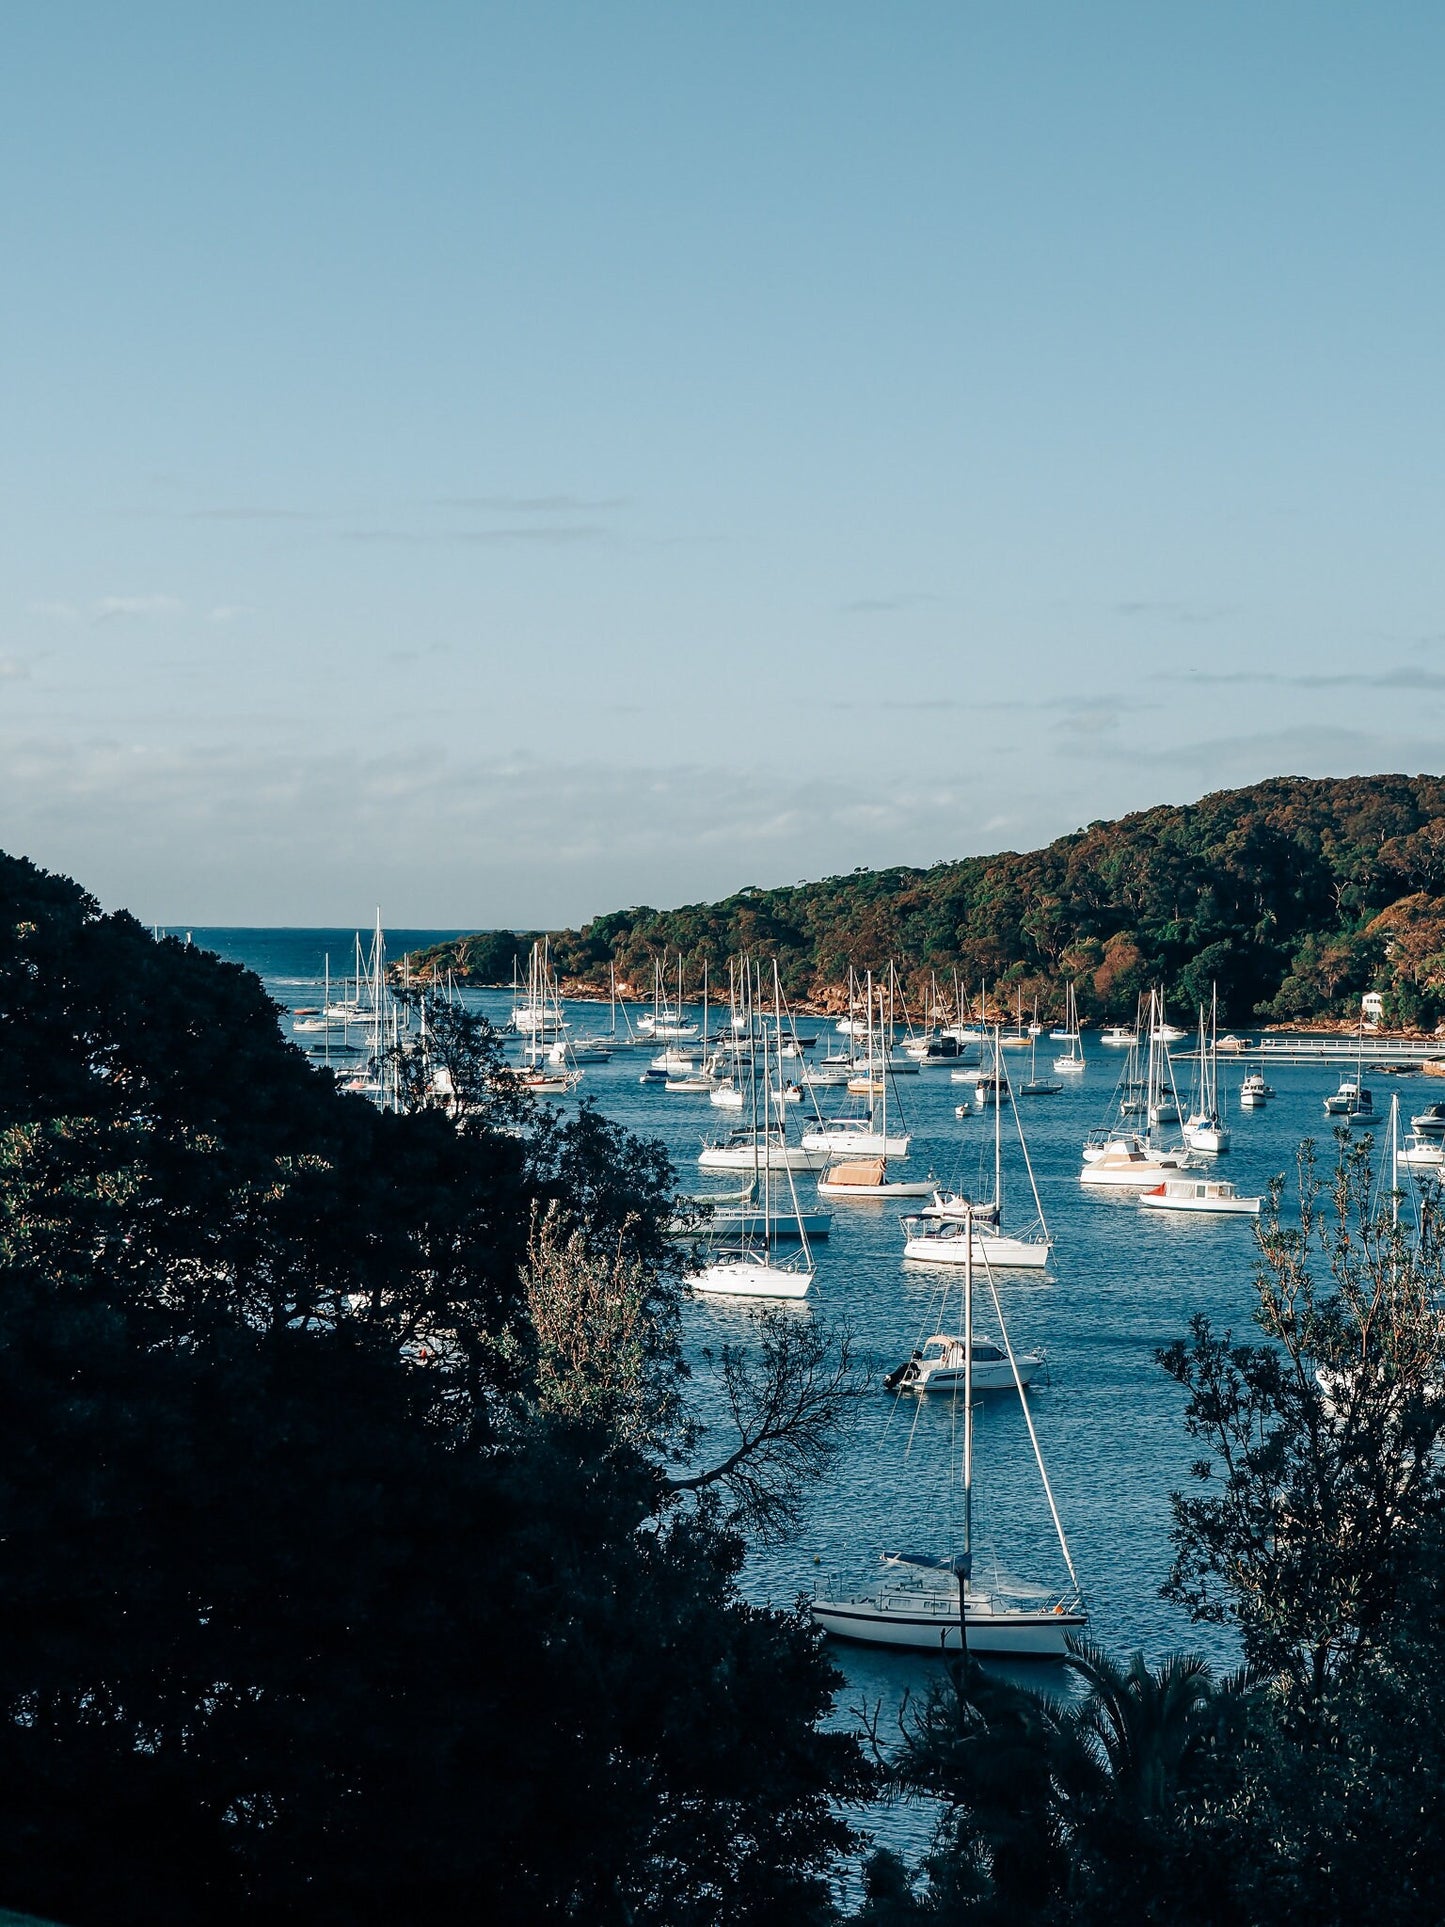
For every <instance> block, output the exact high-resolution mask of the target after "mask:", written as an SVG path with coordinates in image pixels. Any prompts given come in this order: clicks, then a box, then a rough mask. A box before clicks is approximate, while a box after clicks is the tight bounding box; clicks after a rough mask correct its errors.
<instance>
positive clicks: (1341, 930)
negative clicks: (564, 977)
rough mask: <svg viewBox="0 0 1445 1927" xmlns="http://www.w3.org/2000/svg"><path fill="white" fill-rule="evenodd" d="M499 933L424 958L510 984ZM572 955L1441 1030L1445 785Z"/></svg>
mask: <svg viewBox="0 0 1445 1927" xmlns="http://www.w3.org/2000/svg"><path fill="white" fill-rule="evenodd" d="M1407 906H1408V907H1407ZM481 941H482V940H481V939H479V938H466V939H463V940H462V941H461V942H460V943H459V944H453V945H442V946H439V947H438V948H437V949H436V950H435V951H433V952H428V953H427V954H426V956H425V957H424V958H423V959H422V963H423V965H424V966H432V967H435V968H437V969H440V970H443V971H444V970H446V969H448V968H454V969H456V970H457V971H458V972H459V973H461V974H462V975H463V978H464V980H465V981H468V982H487V981H498V976H497V975H493V976H491V977H488V976H486V975H484V974H482V973H481V972H480V971H479V970H477V969H476V968H473V969H471V970H470V972H469V971H468V964H467V960H468V959H469V958H475V957H477V956H478V955H480V952H479V951H478V950H477V946H478V945H479V944H480V943H481ZM551 943H552V950H553V954H554V957H555V960H556V962H557V965H558V968H559V969H560V970H561V971H563V972H564V973H566V974H568V975H570V976H571V977H572V978H573V979H574V980H575V981H577V982H580V983H582V984H589V985H591V986H592V987H593V988H594V989H597V990H604V989H605V988H606V987H607V984H608V982H609V976H608V972H609V966H615V967H616V970H617V973H618V976H619V978H620V979H622V980H624V981H627V982H628V983H629V984H630V987H631V990H632V991H633V993H634V994H638V995H643V996H650V995H651V990H652V981H653V964H654V960H655V959H658V958H662V957H664V956H673V957H675V956H676V954H677V953H678V952H681V954H682V957H683V959H684V962H685V964H686V968H687V974H688V981H689V982H690V983H691V984H692V985H693V986H694V987H696V986H697V984H698V983H699V982H700V978H701V972H702V966H703V964H704V962H706V963H707V965H708V967H709V971H710V975H711V980H712V982H713V983H714V984H715V985H716V984H718V983H720V982H725V981H726V978H727V964H728V959H729V958H730V957H735V956H738V955H740V954H741V953H742V952H744V951H754V952H758V953H761V954H763V955H771V956H775V957H776V958H777V960H778V963H779V966H780V969H781V971H782V976H783V986H784V989H785V990H786V992H787V994H788V995H789V997H791V998H793V999H795V1000H797V999H803V1000H810V1001H812V1002H813V1003H815V1004H816V1005H817V1006H818V1007H819V1008H823V1009H827V1008H837V1007H838V1006H839V999H840V997H841V996H842V995H843V994H844V993H845V987H846V982H847V975H848V970H849V967H850V966H852V967H853V968H855V969H857V970H860V971H861V970H864V969H870V968H871V969H873V970H875V971H876V970H879V969H881V968H882V967H884V966H885V965H886V964H887V962H888V960H889V959H890V958H897V959H899V960H901V963H902V966H903V974H904V978H905V982H906V987H907V990H908V993H909V995H910V997H911V998H912V1000H913V1008H914V1009H915V1010H917V1009H918V1008H919V1007H920V1006H921V1002H922V999H923V998H924V996H925V995H926V994H927V991H928V988H929V985H930V981H931V976H932V974H933V973H935V972H936V973H937V974H938V976H939V978H940V979H941V981H942V983H943V986H944V988H945V989H946V990H948V991H949V992H950V994H951V992H952V976H953V973H954V972H955V971H956V972H957V973H958V975H959V977H960V979H961V981H962V985H963V988H964V990H965V992H966V993H967V994H968V995H969V996H970V997H972V998H973V1000H974V1002H975V1004H976V1003H977V999H978V996H979V993H980V991H981V989H982V987H983V985H985V984H987V985H988V986H989V987H990V990H991V992H992V993H994V995H995V996H996V997H997V1005H996V1008H1000V1009H1002V1010H1003V1011H1006V1012H1010V1013H1011V1012H1012V1009H1013V1007H1014V1000H1015V997H1016V995H1018V994H1021V995H1022V996H1023V998H1024V1001H1025V1003H1026V1004H1030V1003H1031V1002H1032V999H1033V998H1034V997H1035V996H1037V997H1039V999H1040V1001H1041V1004H1042V1006H1043V1008H1044V1009H1045V1011H1046V1012H1058V1011H1061V1010H1062V1006H1063V986H1064V984H1065V982H1066V981H1073V982H1075V983H1076V984H1077V987H1078V995H1079V1006H1080V1010H1081V1012H1082V1013H1083V1015H1084V1016H1085V1017H1086V1018H1090V1017H1091V1018H1094V1019H1096V1020H1100V1021H1102V1020H1107V1019H1119V1018H1125V1017H1129V1016H1132V1015H1133V1012H1134V1006H1135V1000H1136V998H1137V997H1138V995H1139V992H1140V991H1141V990H1142V989H1144V988H1146V987H1147V986H1148V985H1149V984H1150V983H1156V982H1157V983H1160V984H1162V985H1163V987H1164V990H1165V993H1166V996H1167V997H1168V999H1169V1002H1170V1005H1171V1007H1172V1008H1174V1009H1175V1010H1178V1011H1180V1012H1182V1013H1192V1012H1193V1011H1194V1010H1195V1008H1196V1007H1197V1006H1198V1005H1199V1003H1201V1002H1204V1001H1207V999H1208V995H1209V990H1210V986H1211V984H1213V983H1216V982H1217V983H1218V986H1219V995H1220V1004H1221V1010H1222V1013H1223V1015H1224V1019H1225V1021H1226V1022H1229V1023H1234V1024H1241V1023H1245V1022H1248V1021H1250V1020H1251V1019H1252V1018H1254V1017H1256V1016H1265V1017H1273V1018H1277V1019H1280V1020H1297V1019H1301V1018H1312V1017H1321V1016H1328V1015H1336V1016H1341V1015H1348V1016H1355V1015H1357V1014H1358V1010H1359V995H1360V992H1361V991H1362V990H1365V989H1368V988H1371V987H1372V986H1373V987H1375V988H1379V989H1381V990H1383V991H1386V992H1387V993H1390V994H1391V995H1398V999H1399V1006H1398V1013H1397V1014H1399V1015H1400V1016H1401V1017H1402V1018H1405V1017H1408V1019H1409V1020H1410V1021H1412V1022H1415V1023H1423V1024H1427V1025H1428V1024H1433V1023H1435V1022H1436V1021H1438V1020H1439V1019H1440V1018H1441V1017H1442V1016H1445V780H1442V779H1441V778H1438V777H1432V776H1418V777H1407V776H1369V777H1350V778H1343V779H1328V780H1318V781H1316V780H1309V779H1306V778H1303V777H1277V778H1274V779H1273V780H1271V781H1269V782H1264V783H1257V784H1253V785H1251V786H1250V787H1249V788H1247V789H1240V790H1226V791H1220V792H1218V793H1217V794H1215V795H1212V796H1206V797H1205V798H1203V799H1202V801H1200V802H1198V803H1194V804H1188V805H1182V806H1173V805H1169V806H1163V807H1160V808H1157V809H1152V810H1146V811H1143V812H1141V813H1138V814H1135V815H1131V816H1126V817H1123V818H1121V819H1120V820H1119V821H1117V822H1114V823H1091V824H1090V825H1089V826H1088V827H1087V828H1085V829H1081V830H1076V831H1074V832H1073V833H1071V834H1070V835H1068V836H1063V837H1060V838H1058V839H1057V840H1056V841H1055V842H1053V843H1051V844H1049V845H1048V847H1047V848H1046V849H1043V850H1037V851H1033V852H1030V853H1027V854H1018V853H1015V852H1011V851H1010V852H1003V853H1001V854H999V855H996V856H980V857H972V858H969V859H967V860H966V861H964V862H955V863H942V864H937V865H935V866H934V867H933V868H932V869H929V870H913V869H891V870H878V871H866V870H860V871H854V872H853V873H852V874H851V875H849V876H842V877H830V878H827V879H825V880H823V881H821V882H817V883H809V884H800V885H797V886H793V887H789V888H779V889H769V890H763V889H746V890H740V891H738V892H737V893H736V894H734V895H733V896H731V897H728V898H726V899H724V900H723V901H722V902H720V903H716V904H688V905H684V906H682V907H681V908H679V909H676V910H668V911H658V910H653V909H648V908H645V907H643V908H636V909H631V910H621V911H615V912H612V913H610V914H609V915H607V916H605V917H598V918H596V919H594V921H593V922H591V923H589V924H587V925H585V926H584V927H583V928H582V929H581V930H577V931H560V932H554V933H553V934H552V937H551ZM468 946H470V948H468ZM489 967H490V966H489ZM502 974H505V973H502ZM1406 992H1408V995H1406V994H1405V993H1406Z"/></svg>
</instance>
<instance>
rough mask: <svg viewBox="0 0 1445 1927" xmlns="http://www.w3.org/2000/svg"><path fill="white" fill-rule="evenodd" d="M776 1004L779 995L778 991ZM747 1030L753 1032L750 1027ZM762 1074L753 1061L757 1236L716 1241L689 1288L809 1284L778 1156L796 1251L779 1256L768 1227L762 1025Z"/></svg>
mask: <svg viewBox="0 0 1445 1927" xmlns="http://www.w3.org/2000/svg"><path fill="white" fill-rule="evenodd" d="M773 979H774V988H775V990H776V989H777V965H776V964H774V966H773ZM778 1005H779V1008H781V996H780V995H779V997H778ZM777 1034H778V1037H779V1038H781V1036H782V1025H781V1023H780V1024H779V1025H778V1032H777ZM749 1035H750V1036H751V1035H752V1032H751V1031H750V1032H749ZM762 1045H763V1074H762V1080H761V1084H760V1083H759V1079H758V1076H757V1066H756V1062H754V1065H753V1075H752V1077H751V1079H750V1084H751V1089H752V1104H753V1145H754V1150H755V1153H756V1154H757V1155H758V1160H759V1161H758V1164H757V1167H756V1176H755V1184H757V1183H760V1184H761V1189H762V1220H763V1221H762V1227H761V1236H758V1235H756V1234H755V1233H754V1232H753V1231H752V1228H751V1227H750V1226H749V1227H746V1228H745V1229H744V1231H743V1234H742V1236H741V1237H740V1239H739V1242H738V1243H737V1245H736V1246H733V1247H715V1248H714V1250H713V1252H712V1254H711V1256H710V1257H709V1259H708V1261H707V1262H706V1263H705V1264H704V1265H703V1266H702V1267H701V1268H700V1269H699V1271H698V1272H697V1273H696V1274H695V1276H694V1277H693V1280H692V1288H693V1290H694V1291H695V1292H700V1293H702V1294H703V1295H704V1296H715V1297H726V1298H806V1297H807V1295H808V1292H809V1291H810V1289H811V1288H812V1283H813V1277H814V1271H815V1266H814V1264H813V1253H812V1250H811V1248H810V1247H809V1244H808V1232H807V1227H806V1225H805V1224H804V1222H803V1212H802V1207H801V1206H800V1205H799V1203H798V1188H797V1185H796V1184H795V1183H794V1180H793V1169H792V1166H791V1165H790V1164H789V1163H788V1162H787V1161H786V1159H785V1160H784V1162H783V1167H782V1168H783V1170H784V1172H785V1173H786V1175H787V1180H788V1196H789V1200H790V1202H791V1205H792V1216H793V1220H794V1223H795V1225H796V1229H797V1245H798V1249H797V1251H796V1252H789V1254H788V1255H787V1256H786V1257H784V1258H780V1257H778V1256H777V1253H776V1243H777V1241H776V1239H775V1238H774V1236H773V1232H772V1215H773V1158H772V1152H773V1133H772V1131H771V1130H770V1129H763V1130H761V1131H760V1130H759V1127H758V1094H759V1090H760V1089H761V1090H766V1089H767V1087H768V1055H769V1050H768V1036H767V1032H766V1031H764V1033H763V1038H762Z"/></svg>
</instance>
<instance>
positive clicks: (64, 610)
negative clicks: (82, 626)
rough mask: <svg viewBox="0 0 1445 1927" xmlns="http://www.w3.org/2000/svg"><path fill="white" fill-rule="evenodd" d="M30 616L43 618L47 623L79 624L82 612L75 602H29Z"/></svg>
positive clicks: (27, 610) (28, 611) (27, 606)
mask: <svg viewBox="0 0 1445 1927" xmlns="http://www.w3.org/2000/svg"><path fill="white" fill-rule="evenodd" d="M25 613H26V615H28V616H42V617H43V618H44V619H45V620H46V621H47V622H79V621H80V610H79V609H78V608H77V607H76V606H75V604H74V603H73V602H27V603H26V605H25Z"/></svg>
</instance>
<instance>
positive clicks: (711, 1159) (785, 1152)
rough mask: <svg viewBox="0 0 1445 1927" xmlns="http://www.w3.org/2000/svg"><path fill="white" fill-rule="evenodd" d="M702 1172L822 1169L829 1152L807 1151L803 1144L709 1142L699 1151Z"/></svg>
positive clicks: (699, 1163) (699, 1165)
mask: <svg viewBox="0 0 1445 1927" xmlns="http://www.w3.org/2000/svg"><path fill="white" fill-rule="evenodd" d="M697 1162H698V1168H699V1169H700V1170H703V1171H761V1170H764V1169H767V1168H769V1167H770V1168H771V1169H772V1170H774V1171H821V1170H822V1169H823V1166H824V1165H825V1164H826V1163H827V1162H828V1153H827V1152H826V1151H805V1150H804V1149H803V1147H802V1145H801V1144H788V1145H782V1144H774V1145H770V1146H768V1147H766V1148H765V1147H764V1146H763V1145H761V1144H760V1145H757V1146H756V1147H754V1146H753V1145H751V1144H709V1145H708V1146H707V1147H706V1148H705V1149H704V1150H702V1151H701V1152H699V1154H698V1160H697Z"/></svg>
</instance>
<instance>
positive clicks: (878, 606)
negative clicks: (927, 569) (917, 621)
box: [843, 589, 938, 616]
mask: <svg viewBox="0 0 1445 1927" xmlns="http://www.w3.org/2000/svg"><path fill="white" fill-rule="evenodd" d="M937 601H938V597H937V596H936V595H926V594H924V593H923V592H922V591H921V590H912V589H910V590H905V591H904V592H903V593H902V594H900V595H886V596H860V597H859V599H858V600H857V601H856V602H845V603H844V604H843V613H844V615H845V616H886V615H894V614H896V613H897V612H898V611H899V610H902V609H918V608H921V607H923V606H924V605H925V604H926V603H930V602H937Z"/></svg>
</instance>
